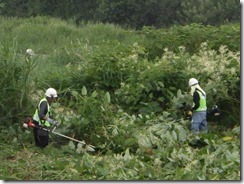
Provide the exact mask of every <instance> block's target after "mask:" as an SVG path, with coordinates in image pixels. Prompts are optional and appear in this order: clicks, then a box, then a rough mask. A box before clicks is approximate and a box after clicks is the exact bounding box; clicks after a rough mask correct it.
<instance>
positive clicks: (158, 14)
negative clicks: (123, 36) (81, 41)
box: [0, 0, 241, 29]
mask: <svg viewBox="0 0 244 184" xmlns="http://www.w3.org/2000/svg"><path fill="white" fill-rule="evenodd" d="M0 15H3V16H6V17H36V16H51V17H58V18H62V19H65V20H69V21H72V22H75V23H76V24H77V25H83V24H84V23H86V22H102V23H113V24H118V25H120V26H124V27H130V28H136V29H141V28H142V27H143V26H154V27H157V28H162V27H169V26H172V25H175V24H177V25H188V24H191V23H200V24H203V25H215V26H216V25H222V24H226V23H231V22H240V15H241V7H240V1H239V0H222V1H219V0H204V1H202V0H180V1H179V0H147V1H145V0H116V1H111V0H65V1H57V0H11V1H9V0H0Z"/></svg>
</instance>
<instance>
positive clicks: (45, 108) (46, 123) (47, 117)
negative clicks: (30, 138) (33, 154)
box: [33, 88, 59, 148]
mask: <svg viewBox="0 0 244 184" xmlns="http://www.w3.org/2000/svg"><path fill="white" fill-rule="evenodd" d="M45 96H46V97H44V98H43V99H41V101H40V102H39V104H38V106H37V108H36V111H35V114H34V116H33V123H34V124H35V125H37V126H41V127H44V128H48V127H50V126H51V125H54V126H58V125H59V123H58V122H57V121H54V120H53V119H52V113H51V104H52V103H53V102H54V101H55V100H56V99H57V97H58V94H57V91H56V90H55V89H54V88H48V89H47V90H46V92H45ZM33 133H34V139H35V143H36V146H38V147H40V148H45V147H46V146H47V145H48V139H49V137H48V132H47V131H45V130H41V129H38V128H36V127H35V128H34V129H33Z"/></svg>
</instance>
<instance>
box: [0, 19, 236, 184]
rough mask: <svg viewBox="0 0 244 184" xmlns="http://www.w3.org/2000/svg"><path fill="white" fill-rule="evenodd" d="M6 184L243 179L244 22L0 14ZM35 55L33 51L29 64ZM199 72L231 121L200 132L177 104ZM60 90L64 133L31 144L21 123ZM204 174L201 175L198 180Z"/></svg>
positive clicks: (58, 107)
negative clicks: (159, 23)
mask: <svg viewBox="0 0 244 184" xmlns="http://www.w3.org/2000/svg"><path fill="white" fill-rule="evenodd" d="M0 20H1V21H0V37H1V42H0V44H1V49H0V65H1V67H0V74H1V76H2V77H1V80H0V81H1V83H0V85H1V89H2V90H1V91H0V96H1V99H2V100H1V102H0V105H1V111H0V113H1V116H0V117H1V125H0V126H1V131H0V139H1V147H3V148H4V149H3V151H2V152H1V153H0V156H1V158H2V160H3V167H1V172H0V173H1V174H0V178H1V179H3V180H240V44H239V43H240V25H239V24H226V25H222V26H216V27H214V26H203V25H200V24H191V25H187V26H173V27H170V28H168V29H155V28H152V27H144V28H143V29H142V30H137V31H136V30H132V29H123V28H121V27H119V26H116V25H114V24H102V23H97V24H92V23H88V24H86V25H82V26H80V27H78V26H76V25H75V24H72V23H69V22H66V21H62V20H60V19H55V18H49V17H35V18H34V17H33V18H27V19H21V18H4V17H0ZM27 48H31V49H33V51H34V52H35V55H34V56H33V57H28V56H27V55H26V54H25V51H26V49H27ZM190 77H196V78H198V79H199V81H200V82H201V86H202V87H203V89H205V90H206V92H207V95H208V107H209V109H211V107H212V106H213V105H215V104H217V105H219V107H220V109H221V110H222V116H221V117H222V118H220V119H217V120H214V121H213V120H212V121H209V128H210V132H209V134H207V135H199V136H200V137H201V138H202V139H203V140H204V141H205V142H207V143H208V145H207V146H205V147H203V148H197V149H194V148H192V147H190V146H189V145H188V143H189V142H191V141H192V140H193V139H194V138H195V137H194V136H193V135H191V133H190V130H189V124H190V121H189V120H188V119H186V118H185V116H184V114H183V112H182V111H181V110H180V109H179V108H180V107H181V105H182V104H183V103H184V102H185V103H187V104H191V99H190V97H189V94H188V92H189V89H188V85H187V82H188V79H189V78H190ZM48 87H54V88H56V89H57V90H58V93H59V96H60V98H59V100H58V102H57V103H56V104H54V109H55V112H54V113H55V115H56V116H55V117H56V118H57V120H59V121H60V122H62V125H61V126H60V127H59V128H58V131H59V132H60V133H63V134H66V135H68V136H72V137H74V138H77V139H79V140H85V141H86V142H87V143H89V144H92V145H95V147H96V150H95V152H91V153H90V152H87V151H86V150H83V149H81V148H79V146H78V145H75V144H74V143H73V142H68V140H67V139H63V138H60V137H57V136H55V135H50V136H51V143H50V145H49V146H48V147H47V148H46V149H44V150H39V149H37V148H35V147H34V144H33V137H32V136H33V135H32V131H31V130H30V129H29V130H25V129H23V128H22V125H21V121H22V120H23V118H25V117H26V116H28V115H30V116H32V114H33V113H34V109H35V107H36V104H37V103H38V101H39V100H40V98H42V97H43V95H44V91H45V89H46V88H48ZM199 173H201V174H199Z"/></svg>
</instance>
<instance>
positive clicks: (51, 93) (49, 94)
mask: <svg viewBox="0 0 244 184" xmlns="http://www.w3.org/2000/svg"><path fill="white" fill-rule="evenodd" d="M45 95H46V96H47V97H50V98H56V97H58V94H57V91H56V90H55V89H54V88H48V89H47V91H46V93H45Z"/></svg>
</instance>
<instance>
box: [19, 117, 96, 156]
mask: <svg viewBox="0 0 244 184" xmlns="http://www.w3.org/2000/svg"><path fill="white" fill-rule="evenodd" d="M23 127H25V128H28V127H32V128H38V129H41V130H44V131H47V132H50V133H53V134H56V135H58V136H61V137H64V138H67V139H70V140H72V141H75V142H78V143H80V144H82V145H85V148H86V150H88V151H95V150H94V148H95V147H94V146H93V145H87V144H86V143H85V141H79V140H77V139H74V138H72V137H69V136H66V135H63V134H61V133H58V132H55V131H54V130H55V129H56V128H57V126H54V128H53V129H52V130H49V129H47V128H45V127H42V126H38V125H35V124H34V123H33V122H32V119H31V118H29V117H28V118H26V119H25V120H24V122H23Z"/></svg>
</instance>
